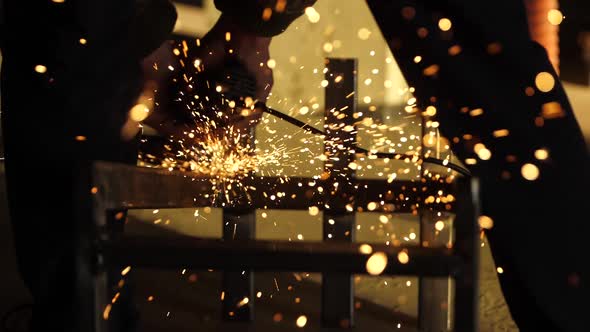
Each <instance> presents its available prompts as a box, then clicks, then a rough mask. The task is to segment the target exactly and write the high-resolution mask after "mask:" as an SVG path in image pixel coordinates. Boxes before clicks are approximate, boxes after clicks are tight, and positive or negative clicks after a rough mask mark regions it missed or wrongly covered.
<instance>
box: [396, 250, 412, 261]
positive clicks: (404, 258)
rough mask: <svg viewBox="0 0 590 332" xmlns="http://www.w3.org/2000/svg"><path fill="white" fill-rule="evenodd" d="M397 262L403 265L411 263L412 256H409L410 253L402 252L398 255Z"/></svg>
mask: <svg viewBox="0 0 590 332" xmlns="http://www.w3.org/2000/svg"><path fill="white" fill-rule="evenodd" d="M397 260H398V261H399V262H400V263H402V264H408V262H409V261H410V255H408V253H407V252H405V251H400V252H399V253H398V254H397Z"/></svg>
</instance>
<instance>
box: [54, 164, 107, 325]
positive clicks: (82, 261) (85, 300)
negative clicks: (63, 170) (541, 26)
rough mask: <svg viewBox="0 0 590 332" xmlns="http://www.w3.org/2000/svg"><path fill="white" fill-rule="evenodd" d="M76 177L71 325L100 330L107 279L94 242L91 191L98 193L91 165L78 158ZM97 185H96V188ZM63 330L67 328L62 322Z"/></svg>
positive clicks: (96, 226)
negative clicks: (95, 188)
mask: <svg viewBox="0 0 590 332" xmlns="http://www.w3.org/2000/svg"><path fill="white" fill-rule="evenodd" d="M77 169H78V170H79V172H78V174H77V181H76V182H75V183H74V188H72V191H73V193H74V195H72V198H73V200H72V202H71V203H72V207H73V210H74V211H73V214H72V215H73V217H74V218H75V219H74V220H75V223H74V234H76V239H75V242H74V248H73V250H74V253H73V255H74V257H73V259H74V269H75V270H74V271H73V272H74V274H75V277H74V294H73V295H74V296H75V298H74V303H73V306H72V309H73V312H71V315H72V322H71V323H72V324H71V326H70V327H71V329H72V330H75V331H80V332H102V331H104V330H105V326H106V324H105V323H104V320H103V319H102V310H103V309H104V308H101V304H102V303H104V302H105V301H104V299H105V297H106V296H107V295H106V287H104V286H105V285H104V284H103V281H105V280H106V279H105V278H104V277H105V273H104V269H103V267H102V266H101V265H102V264H101V263H102V262H101V261H99V260H100V259H101V258H102V257H101V256H98V255H97V251H96V249H97V248H96V246H95V243H96V242H97V241H98V237H97V236H98V233H97V228H98V226H99V225H97V224H96V223H97V222H98V218H96V216H97V213H100V211H95V209H94V208H95V206H94V204H93V203H94V200H95V199H96V198H95V197H93V195H97V194H99V193H98V192H95V191H94V190H93V189H92V165H91V164H90V163H89V162H81V163H80V165H79V166H78V167H77ZM97 189H98V188H97ZM64 329H65V330H69V328H68V327H67V326H64Z"/></svg>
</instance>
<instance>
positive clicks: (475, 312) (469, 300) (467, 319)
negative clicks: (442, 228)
mask: <svg viewBox="0 0 590 332" xmlns="http://www.w3.org/2000/svg"><path fill="white" fill-rule="evenodd" d="M458 185H459V187H458V192H459V194H458V198H459V202H460V203H461V204H460V206H458V211H457V217H456V220H455V236H456V240H455V246H454V249H455V250H456V253H457V254H458V255H459V256H460V257H461V259H462V261H463V262H464V263H465V270H464V271H462V273H460V274H459V276H457V278H456V279H455V329H454V330H455V331H458V332H467V331H469V332H477V331H478V330H479V301H478V296H479V250H480V245H479V225H478V223H477V217H478V216H479V214H480V210H479V182H478V180H477V179H476V178H471V179H464V178H463V179H460V180H459V181H458Z"/></svg>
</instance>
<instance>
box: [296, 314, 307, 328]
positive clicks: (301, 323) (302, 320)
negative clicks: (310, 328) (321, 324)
mask: <svg viewBox="0 0 590 332" xmlns="http://www.w3.org/2000/svg"><path fill="white" fill-rule="evenodd" d="M296 324H297V327H301V328H302V327H304V326H305V324H307V317H306V316H305V315H301V316H299V317H298V318H297V321H296Z"/></svg>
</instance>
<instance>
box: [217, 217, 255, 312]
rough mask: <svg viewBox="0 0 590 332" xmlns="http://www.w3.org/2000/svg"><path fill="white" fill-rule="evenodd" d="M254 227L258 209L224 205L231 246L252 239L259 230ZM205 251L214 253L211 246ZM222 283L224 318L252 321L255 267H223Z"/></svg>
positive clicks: (227, 234)
mask: <svg viewBox="0 0 590 332" xmlns="http://www.w3.org/2000/svg"><path fill="white" fill-rule="evenodd" d="M255 227H256V213H255V210H252V209H241V210H240V209H223V239H224V240H225V241H226V243H227V245H228V247H233V248H235V245H234V244H233V242H238V241H243V240H250V239H253V238H254V236H255V234H256V231H255ZM234 250H237V249H234ZM206 253H207V254H208V255H213V253H211V252H209V251H208V250H207V251H206ZM215 259H221V258H220V257H216V258H215ZM222 287H223V288H222V292H223V295H222V316H221V317H222V319H223V320H225V321H232V322H248V321H252V320H253V319H254V273H253V272H252V270H250V269H248V266H246V265H242V266H233V268H226V269H224V272H223V281H222ZM245 299H247V300H245Z"/></svg>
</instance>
